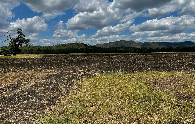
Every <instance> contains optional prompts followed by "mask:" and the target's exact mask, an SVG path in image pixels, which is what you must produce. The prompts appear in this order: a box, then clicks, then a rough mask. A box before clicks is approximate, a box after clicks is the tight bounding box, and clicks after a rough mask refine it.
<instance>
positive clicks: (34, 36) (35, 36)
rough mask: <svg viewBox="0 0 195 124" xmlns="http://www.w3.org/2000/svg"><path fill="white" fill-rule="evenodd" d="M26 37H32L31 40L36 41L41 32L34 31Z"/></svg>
mask: <svg viewBox="0 0 195 124" xmlns="http://www.w3.org/2000/svg"><path fill="white" fill-rule="evenodd" d="M26 39H30V40H31V41H36V40H38V39H39V33H32V34H30V35H28V36H27V37H26Z"/></svg>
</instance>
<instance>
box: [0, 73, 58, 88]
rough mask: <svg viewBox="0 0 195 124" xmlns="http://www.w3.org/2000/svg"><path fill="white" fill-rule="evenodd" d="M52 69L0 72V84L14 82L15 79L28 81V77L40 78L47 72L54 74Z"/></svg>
mask: <svg viewBox="0 0 195 124" xmlns="http://www.w3.org/2000/svg"><path fill="white" fill-rule="evenodd" d="M55 73H56V72H55V71H54V70H43V71H40V72H37V71H19V72H9V73H0V86H5V85H9V84H13V83H16V82H17V81H24V80H25V81H29V80H30V79H31V80H32V79H41V78H43V77H45V76H47V75H48V74H55Z"/></svg>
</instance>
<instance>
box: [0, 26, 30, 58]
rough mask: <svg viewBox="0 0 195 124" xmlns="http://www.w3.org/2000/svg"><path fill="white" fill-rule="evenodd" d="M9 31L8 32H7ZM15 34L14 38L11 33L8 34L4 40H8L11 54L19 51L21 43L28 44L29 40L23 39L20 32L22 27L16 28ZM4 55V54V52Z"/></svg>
mask: <svg viewBox="0 0 195 124" xmlns="http://www.w3.org/2000/svg"><path fill="white" fill-rule="evenodd" d="M8 33H9V32H8ZM17 34H18V35H17V36H16V38H12V37H11V35H8V36H7V38H6V40H5V41H7V40H9V41H10V43H9V46H8V48H9V51H10V53H11V54H13V55H16V54H18V53H20V52H21V49H20V47H22V45H23V44H26V45H27V44H28V43H29V42H30V40H29V39H25V35H24V34H23V33H22V29H20V28H18V29H17ZM4 55H5V54H4Z"/></svg>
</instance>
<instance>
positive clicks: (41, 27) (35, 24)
mask: <svg viewBox="0 0 195 124" xmlns="http://www.w3.org/2000/svg"><path fill="white" fill-rule="evenodd" d="M17 28H21V29H22V30H24V32H27V33H37V32H41V31H45V30H46V29H47V24H46V23H45V20H44V19H42V18H40V17H38V16H35V17H33V18H27V19H22V20H20V19H17V20H16V21H15V22H11V23H10V27H9V29H10V30H16V29H17Z"/></svg>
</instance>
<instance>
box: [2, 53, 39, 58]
mask: <svg viewBox="0 0 195 124" xmlns="http://www.w3.org/2000/svg"><path fill="white" fill-rule="evenodd" d="M42 56H43V55H41V54H17V55H16V56H0V58H41V57H42Z"/></svg>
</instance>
